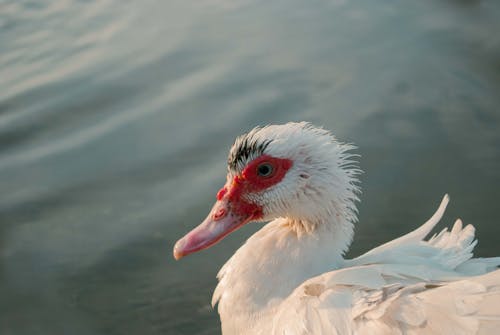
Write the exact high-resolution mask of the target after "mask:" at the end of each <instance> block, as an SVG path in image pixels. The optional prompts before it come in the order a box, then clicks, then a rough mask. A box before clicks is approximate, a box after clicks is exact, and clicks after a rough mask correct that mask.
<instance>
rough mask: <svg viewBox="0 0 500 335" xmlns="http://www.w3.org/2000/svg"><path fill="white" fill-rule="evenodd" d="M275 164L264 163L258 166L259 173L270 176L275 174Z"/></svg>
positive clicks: (262, 175)
mask: <svg viewBox="0 0 500 335" xmlns="http://www.w3.org/2000/svg"><path fill="white" fill-rule="evenodd" d="M273 170H274V169H273V166H272V165H271V164H269V163H262V164H260V165H259V166H257V174H258V175H259V176H261V177H269V176H271V175H272V174H273Z"/></svg>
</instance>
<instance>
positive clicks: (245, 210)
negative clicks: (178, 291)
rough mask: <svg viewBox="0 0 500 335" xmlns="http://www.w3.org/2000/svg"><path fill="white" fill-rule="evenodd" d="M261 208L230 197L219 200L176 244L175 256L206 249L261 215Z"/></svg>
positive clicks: (176, 257) (178, 257) (179, 256)
mask: <svg viewBox="0 0 500 335" xmlns="http://www.w3.org/2000/svg"><path fill="white" fill-rule="evenodd" d="M259 213H260V208H259V207H258V206H256V205H252V204H248V203H247V202H244V201H242V200H239V201H231V200H229V197H225V198H223V199H220V200H218V201H217V202H216V203H215V205H214V206H213V208H212V210H211V211H210V214H208V216H207V217H206V219H205V220H204V221H203V222H202V223H201V224H200V225H199V226H198V227H196V228H194V229H193V230H192V231H190V232H189V233H188V234H187V235H186V236H184V237H183V238H181V239H180V240H179V241H177V243H176V244H175V246H174V258H175V259H176V260H179V259H181V258H182V257H184V256H187V255H189V254H192V253H195V252H197V251H200V250H203V249H206V248H209V247H211V246H212V245H214V244H216V243H217V242H219V241H220V240H222V239H223V238H224V237H225V236H226V235H228V234H230V233H231V232H233V231H235V230H236V229H238V228H240V227H241V226H243V225H244V224H246V223H248V222H249V221H251V220H255V219H257V218H258V217H259V216H260V214H259Z"/></svg>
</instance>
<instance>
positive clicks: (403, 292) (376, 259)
mask: <svg viewBox="0 0 500 335" xmlns="http://www.w3.org/2000/svg"><path fill="white" fill-rule="evenodd" d="M354 149H356V148H355V146H354V145H352V144H349V143H343V142H341V141H339V140H337V139H336V138H335V137H334V136H333V135H332V133H331V132H330V131H328V130H326V129H324V128H322V127H316V126H314V125H312V124H311V123H308V122H289V123H285V124H280V125H267V126H264V127H256V128H254V129H252V130H251V131H249V132H247V133H245V134H243V135H241V136H239V137H237V138H236V140H235V142H234V144H233V145H232V147H231V149H230V151H229V156H228V164H227V177H226V182H225V184H224V186H223V187H222V188H221V189H220V190H219V191H218V192H217V195H216V202H215V204H214V206H213V208H212V210H211V211H210V212H209V214H208V216H207V217H206V218H205V220H204V221H202V223H201V224H200V225H199V226H197V227H196V228H194V229H193V230H192V231H190V232H189V233H187V234H186V235H185V236H184V237H182V238H181V239H180V240H178V241H177V243H176V244H175V246H174V249H173V254H174V258H175V259H176V260H179V259H181V258H182V257H185V256H187V255H190V254H193V253H196V252H199V251H201V250H203V249H207V248H209V247H210V246H212V245H214V244H216V243H218V242H219V241H221V240H222V239H223V238H224V237H226V236H227V235H228V234H230V233H231V232H233V231H235V230H237V229H240V228H242V227H243V226H245V225H247V224H249V223H250V222H268V223H267V224H265V225H264V226H263V227H262V228H261V229H260V230H258V231H257V232H256V233H255V234H253V235H252V236H251V237H250V238H249V239H248V240H247V241H246V242H245V243H244V244H243V245H242V246H241V247H240V248H239V249H238V250H237V251H236V252H235V253H234V255H233V256H232V257H231V258H230V259H229V260H228V261H227V263H225V265H224V266H223V267H222V268H221V269H220V271H219V273H218V275H217V278H218V285H217V287H216V288H215V291H214V294H213V298H212V306H213V307H215V305H217V309H218V312H219V315H220V320H221V329H222V333H223V334H224V335H232V334H240V335H241V334H243V335H245V334H261V335H264V334H265V335H269V334H273V335H274V334H276V335H278V334H279V335H285V334H286V335H305V334H314V335H317V334H328V335H331V334H337V335H345V334H359V335H365V334H370V335H378V334H413V335H417V334H436V335H437V334H439V335H443V334H453V335H462V334H463V335H468V334H498V329H499V328H498V327H499V326H500V270H499V269H498V268H499V265H500V257H490V258H474V257H473V249H474V247H475V245H476V243H477V240H476V239H475V228H474V227H473V226H472V225H470V224H469V225H466V226H464V225H463V224H462V221H461V220H457V221H456V222H455V223H454V225H453V226H452V228H451V229H449V228H445V229H444V230H442V231H441V232H439V233H438V234H434V235H433V236H432V237H430V238H428V235H429V234H430V232H431V231H432V230H433V228H434V227H435V225H436V224H437V223H438V222H439V221H440V219H441V217H442V216H443V213H444V212H445V209H446V206H447V204H448V202H449V196H448V195H445V196H444V198H443V199H442V201H441V204H440V205H439V207H438V209H437V211H436V212H435V213H434V214H433V215H432V216H431V217H430V219H429V220H428V221H426V222H425V223H424V224H423V225H421V226H420V227H418V228H417V229H415V230H413V231H411V232H409V233H407V234H406V235H403V236H401V237H398V238H396V239H394V240H391V241H389V242H387V243H385V244H382V245H380V246H378V247H376V248H374V249H372V250H370V251H368V252H366V253H364V254H362V255H360V256H358V257H355V258H351V259H347V258H346V257H345V254H346V252H347V251H348V248H349V246H350V244H351V241H352V239H353V235H354V225H355V224H357V216H358V215H357V214H358V212H357V207H356V204H357V203H358V202H359V196H360V185H359V175H360V173H361V172H362V171H361V170H360V168H359V166H358V163H357V157H358V156H357V155H356V154H355V153H353V151H354Z"/></svg>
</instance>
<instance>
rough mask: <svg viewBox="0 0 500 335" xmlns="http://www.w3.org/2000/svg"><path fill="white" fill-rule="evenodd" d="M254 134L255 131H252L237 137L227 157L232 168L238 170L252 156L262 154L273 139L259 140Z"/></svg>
mask: <svg viewBox="0 0 500 335" xmlns="http://www.w3.org/2000/svg"><path fill="white" fill-rule="evenodd" d="M254 134H255V131H252V132H250V133H247V134H244V135H242V136H240V137H239V138H237V139H236V141H235V143H234V145H233V147H232V148H231V151H230V152H229V157H228V159H227V164H228V166H229V168H230V169H231V170H237V169H238V167H239V166H241V165H242V164H245V163H246V162H247V160H248V159H249V158H250V157H258V156H260V155H262V154H263V153H264V151H265V150H266V148H267V146H268V145H269V143H271V140H264V141H262V140H260V141H259V140H258V139H256V138H255V137H254V136H253V135H254Z"/></svg>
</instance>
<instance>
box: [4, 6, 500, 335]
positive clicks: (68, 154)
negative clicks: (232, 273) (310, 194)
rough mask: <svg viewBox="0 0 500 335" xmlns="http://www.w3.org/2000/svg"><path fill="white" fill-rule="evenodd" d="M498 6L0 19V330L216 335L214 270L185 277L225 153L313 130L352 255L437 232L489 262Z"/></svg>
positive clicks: (14, 10) (83, 12)
mask: <svg viewBox="0 0 500 335" xmlns="http://www.w3.org/2000/svg"><path fill="white" fill-rule="evenodd" d="M499 14H500V4H498V2H497V1H494V0H486V1H458V0H448V1H439V2H436V1H430V0H429V1H427V0H425V1H420V2H415V1H403V2H399V3H376V4H375V3H374V2H372V1H368V0H364V1H356V2H351V1H343V0H332V1H315V2H301V1H286V2H285V1H278V2H273V3H267V2H254V1H252V2H250V1H221V0H218V1H216V0H206V1H202V2H196V3H189V2H185V1H167V2H165V1H163V2H161V1H152V0H148V1H143V2H133V1H115V0H106V1H76V0H60V1H37V2H33V1H9V0H7V1H4V2H1V3H0V78H1V79H0V189H1V190H2V195H1V197H0V220H1V225H0V257H1V266H2V267H1V269H2V271H0V283H1V285H0V296H1V297H2V299H1V300H0V310H1V311H2V312H1V313H0V332H1V333H2V334H16V335H17V334H68V333H71V334H217V333H219V332H220V330H219V324H218V316H217V314H216V313H214V312H213V311H212V309H211V307H210V306H209V302H210V296H211V291H212V289H213V288H214V286H215V282H216V281H215V274H216V272H217V270H218V268H219V267H220V266H221V265H222V264H223V263H224V262H225V260H226V259H227V258H228V257H229V256H230V255H231V254H232V253H233V252H234V250H235V249H236V248H237V247H238V246H239V245H240V244H241V243H242V241H243V240H244V239H245V238H246V237H247V236H249V235H250V234H251V233H252V232H253V231H255V230H256V229H258V228H259V225H257V224H254V225H251V226H249V227H245V229H242V230H241V231H238V232H237V233H235V234H234V235H233V236H231V237H229V238H227V239H226V240H224V242H223V243H221V244H219V245H217V246H215V247H214V248H212V249H211V250H208V251H206V252H203V253H200V254H197V255H193V256H191V257H188V258H186V259H183V260H182V261H181V262H175V261H174V260H173V258H172V256H171V249H172V246H173V243H174V241H175V240H176V239H177V238H178V237H180V236H181V235H182V234H183V233H184V232H186V231H187V230H188V229H190V228H191V227H193V226H194V225H196V224H197V223H198V222H199V221H200V220H201V219H202V218H203V217H204V216H205V214H206V211H207V210H208V209H209V207H210V205H211V203H212V200H213V197H214V194H215V191H216V190H217V189H218V186H220V185H221V184H222V182H223V181H224V172H225V156H226V152H227V149H228V148H229V146H230V144H231V142H232V140H233V139H234V137H235V136H236V135H238V134H239V133H241V132H242V131H244V130H248V129H249V128H251V127H253V126H254V125H257V124H265V123H273V122H285V121H290V120H309V121H312V122H314V123H316V124H321V125H324V126H325V127H326V128H329V129H332V130H333V131H334V132H335V134H336V135H337V136H338V137H339V138H341V139H343V140H347V141H352V142H355V143H356V144H358V145H359V147H360V149H359V153H360V154H361V155H362V157H361V165H362V168H363V169H364V170H365V171H366V172H365V174H364V175H363V176H362V179H363V190H364V193H363V196H362V201H363V202H362V204H361V205H360V223H359V224H358V226H357V230H356V233H357V235H356V238H355V242H354V245H353V249H352V251H351V254H353V255H355V254H358V253H359V252H362V251H363V250H366V249H368V248H370V247H373V246H374V245H377V244H379V243H381V242H383V241H385V240H387V239H389V238H391V237H394V236H396V235H398V234H401V233H403V232H405V231H408V230H409V229H411V228H412V227H415V226H416V225H417V224H418V223H420V222H423V221H424V220H425V219H426V218H427V216H428V215H430V214H431V213H432V212H433V210H434V208H435V206H436V205H437V203H438V201H439V199H440V198H441V196H442V194H443V193H444V192H450V194H451V196H452V203H451V206H450V209H449V213H448V214H447V216H446V218H445V220H444V221H446V223H450V222H451V220H452V219H454V218H455V217H456V216H458V215H460V216H461V217H462V218H463V219H464V221H465V222H466V223H473V224H475V225H476V226H477V228H478V237H479V240H480V245H479V246H478V248H477V253H478V254H479V255H482V256H487V255H498V254H499V252H500V250H499V249H498V245H496V238H495V236H498V234H499V233H500V228H498V227H499V225H498V221H499V220H500V217H499V216H498V212H496V211H495V207H496V205H497V201H498V199H499V198H500V191H499V189H498V185H499V182H500V172H499V171H500V131H499V130H500V112H499V106H500V95H499V94H498V92H500V63H499V61H498V60H499V59H500V57H499V54H500V40H499V39H498V37H497V36H496V35H495V34H493V32H496V31H499V30H500V21H498V15H499Z"/></svg>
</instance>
